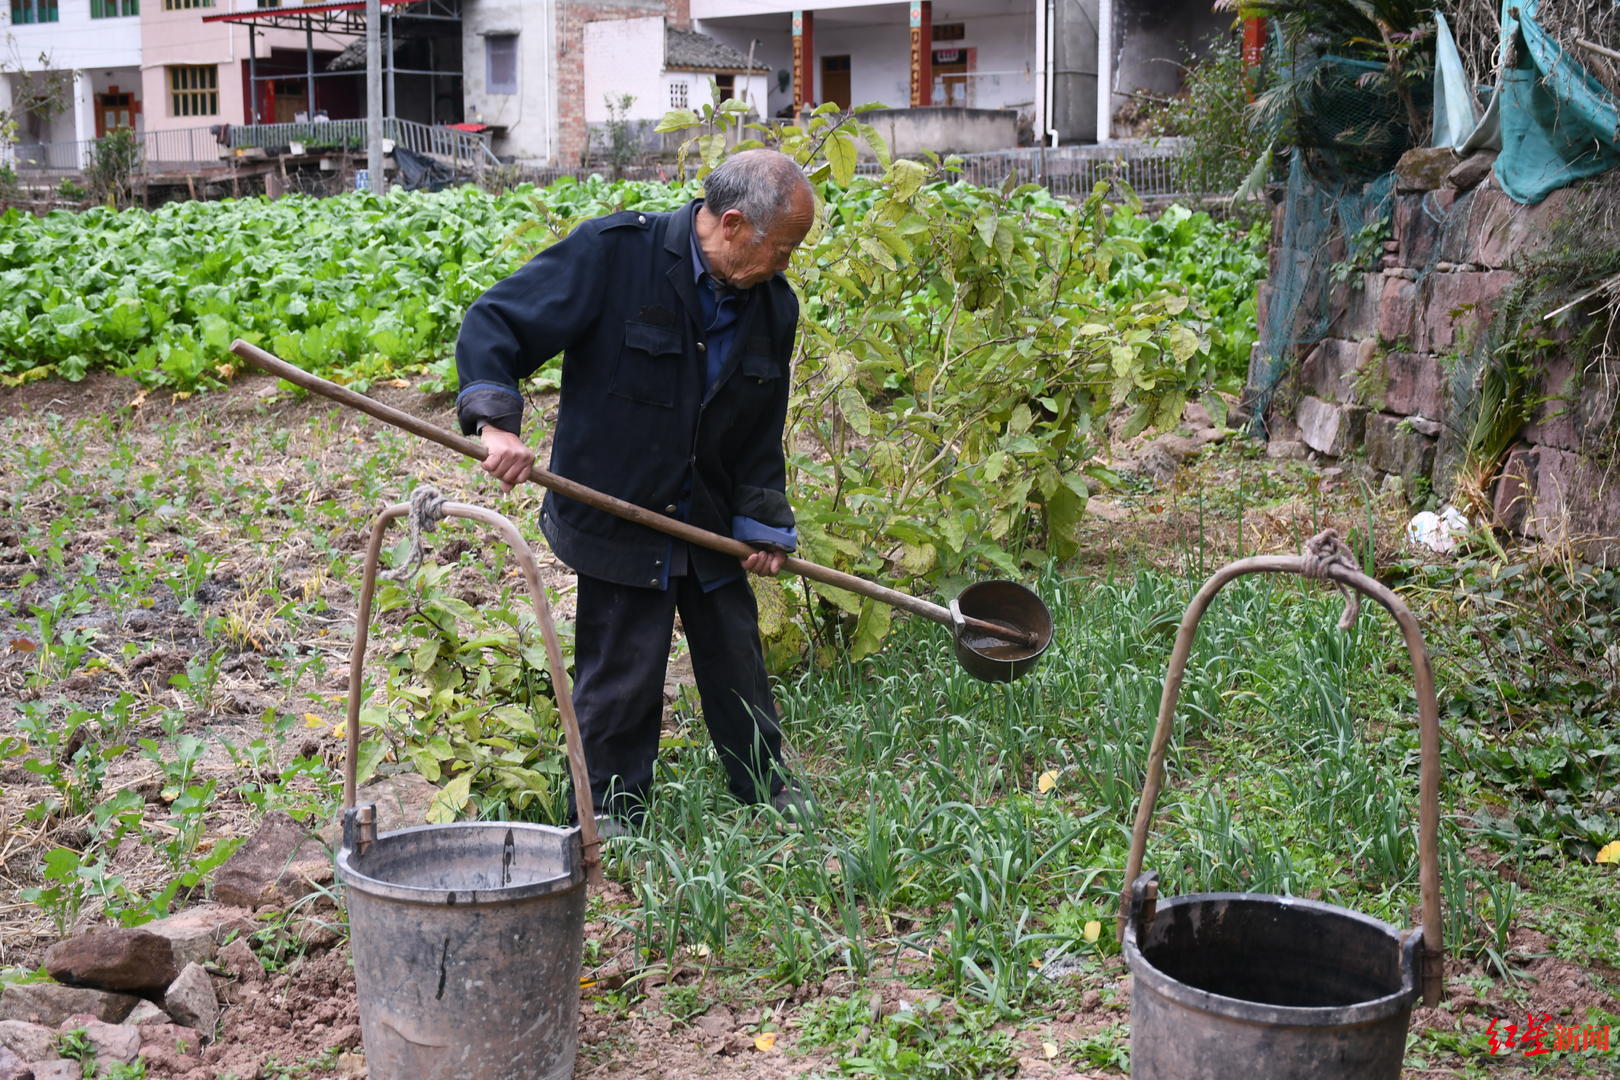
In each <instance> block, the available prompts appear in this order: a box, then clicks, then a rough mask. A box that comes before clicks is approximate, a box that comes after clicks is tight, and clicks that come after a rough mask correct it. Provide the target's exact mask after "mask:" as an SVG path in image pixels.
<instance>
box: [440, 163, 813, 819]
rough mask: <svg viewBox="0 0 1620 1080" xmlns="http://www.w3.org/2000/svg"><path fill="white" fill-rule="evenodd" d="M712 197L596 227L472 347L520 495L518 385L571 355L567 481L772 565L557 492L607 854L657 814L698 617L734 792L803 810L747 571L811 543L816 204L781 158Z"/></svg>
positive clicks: (735, 168)
mask: <svg viewBox="0 0 1620 1080" xmlns="http://www.w3.org/2000/svg"><path fill="white" fill-rule="evenodd" d="M704 192H705V197H704V198H702V199H697V200H694V201H693V202H692V203H690V204H689V205H687V206H686V207H684V208H682V209H680V210H676V211H674V212H673V213H640V212H637V211H634V210H629V211H624V212H622V213H618V214H611V215H609V216H607V217H603V218H598V219H596V220H594V221H590V222H586V223H585V224H584V225H581V226H580V227H579V228H578V229H576V230H575V231H574V232H573V233H572V234H571V235H570V236H569V237H568V238H567V239H565V240H563V241H561V242H559V243H557V244H555V245H554V246H552V247H550V248H548V249H547V250H545V251H543V252H541V253H540V254H539V255H538V256H536V257H535V258H534V259H533V260H532V261H531V262H529V263H528V264H527V265H526V266H524V267H523V268H522V269H521V270H519V271H518V272H517V273H515V274H513V275H512V276H511V277H509V278H507V279H506V280H505V281H502V282H501V283H499V284H498V285H496V286H495V287H494V288H492V289H490V290H489V292H487V293H485V294H484V295H483V296H482V297H480V298H479V299H478V301H477V302H476V303H475V304H473V306H472V307H471V308H470V309H469V310H468V312H467V316H466V319H465V321H464V322H463V323H462V327H461V336H460V338H459V340H458V341H457V342H456V368H457V371H458V372H459V374H460V376H461V393H460V396H459V397H458V398H457V399H456V406H457V411H458V413H459V415H460V421H461V429H462V431H463V432H465V433H468V434H471V433H473V432H475V431H476V432H478V433H479V435H480V437H481V438H482V439H483V442H484V445H485V446H486V447H488V449H489V456H488V458H487V459H486V460H485V461H484V468H485V470H487V471H488V472H490V473H491V474H493V475H494V476H495V477H496V478H497V479H499V480H500V481H501V482H502V484H503V485H505V487H506V488H507V490H510V489H511V487H512V485H513V484H515V483H517V482H519V481H520V480H522V479H523V478H525V477H526V476H528V474H529V468H530V466H531V465H532V464H533V461H534V454H533V452H532V451H531V450H529V449H528V447H527V446H525V445H524V443H523V441H522V439H521V438H520V434H521V429H520V421H521V420H522V415H523V396H522V395H521V394H520V393H519V392H518V384H519V382H520V381H521V380H522V379H524V378H525V377H527V376H528V375H530V374H531V373H533V372H534V371H535V369H537V368H538V367H539V366H540V365H541V364H542V363H543V362H544V361H545V360H547V359H548V358H550V357H551V356H554V355H555V354H557V353H558V352H561V353H562V354H563V377H562V398H561V402H560V404H559V407H558V415H557V425H556V431H555V434H554V438H553V441H552V457H551V467H552V469H553V470H555V471H556V472H558V473H560V474H562V475H563V476H566V477H569V478H570V479H573V480H577V481H579V482H580V483H582V484H585V485H587V486H589V487H593V488H597V489H598V490H601V491H606V492H607V493H609V494H611V495H617V496H618V497H619V498H621V499H625V500H627V501H629V502H633V503H636V504H637V505H639V506H644V507H647V508H649V509H653V510H656V511H659V512H661V513H664V514H668V515H670V516H671V517H676V518H680V519H681V520H683V521H687V522H690V523H691V524H693V525H698V526H701V527H702V528H705V529H709V530H711V531H714V532H720V533H726V534H729V535H731V536H733V537H735V538H737V539H739V540H743V541H745V542H747V543H750V544H752V545H754V546H755V547H756V548H757V549H758V550H756V551H755V553H754V554H752V555H750V556H749V557H748V558H747V559H745V560H742V562H741V564H740V565H739V564H738V561H737V560H736V559H734V558H731V557H729V556H725V555H721V554H718V553H716V552H713V551H710V550H708V549H706V548H698V547H692V546H689V545H687V544H685V543H684V542H682V541H678V540H673V539H672V538H671V537H669V536H667V535H665V534H663V533H660V532H655V531H653V530H651V529H648V528H645V527H643V526H640V525H635V524H632V523H630V522H627V521H624V520H622V519H620V518H616V517H613V516H612V515H609V514H606V513H604V512H602V511H600V510H595V509H592V508H590V507H588V506H586V505H584V504H583V503H580V502H577V501H575V500H572V499H568V498H564V497H560V496H558V495H556V494H554V493H548V494H547V495H546V499H545V506H544V508H543V510H542V512H541V529H542V531H543V532H544V533H545V535H546V539H547V540H549V541H550V542H551V546H552V548H553V550H555V551H556V553H557V555H558V557H559V558H561V559H562V560H563V561H564V562H565V563H567V564H568V565H569V566H570V567H572V568H573V569H574V570H575V571H576V572H577V573H578V575H579V592H578V617H577V619H576V620H575V641H574V655H575V660H576V666H577V677H576V683H575V704H576V706H577V709H578V713H579V721H580V730H581V734H582V735H583V738H584V742H585V757H586V762H587V765H588V768H589V772H590V778H591V799H592V802H593V804H594V809H595V811H596V813H597V815H598V820H599V822H600V825H601V828H602V830H603V833H604V835H611V834H615V833H617V832H620V831H622V824H621V823H623V822H632V823H633V822H636V821H639V820H640V819H641V817H642V815H643V814H644V800H645V797H646V795H647V793H648V790H649V788H650V787H651V785H652V773H653V761H654V758H655V757H656V756H657V752H658V735H659V723H660V719H661V716H662V711H663V709H662V706H663V683H664V669H665V666H666V663H667V661H668V656H669V640H670V632H671V629H672V628H673V624H674V617H675V613H676V612H677V611H679V612H680V615H681V624H682V626H683V628H684V629H685V632H686V638H687V642H688V644H689V645H690V647H691V653H692V670H693V674H694V675H695V676H696V678H697V686H698V693H699V696H700V697H701V699H702V704H703V718H704V721H705V722H706V723H707V724H708V727H709V734H710V737H711V738H712V739H713V740H714V744H715V747H716V749H717V750H718V751H719V755H720V760H721V763H722V764H723V765H724V766H725V770H726V776H727V780H728V784H729V787H730V790H731V793H732V794H733V795H734V796H735V797H736V798H738V799H739V800H741V801H743V802H759V801H764V800H767V799H768V800H770V801H771V802H772V803H773V804H774V805H775V806H776V807H777V809H778V810H782V811H789V810H801V809H802V803H801V802H800V795H799V789H798V787H797V784H796V782H795V781H793V780H792V778H790V777H789V776H788V775H787V772H786V770H785V769H784V768H783V766H782V762H781V741H782V739H781V732H780V729H779V728H778V726H777V718H776V705H775V702H774V701H773V700H772V698H771V692H770V686H769V683H768V681H767V678H766V673H765V663H764V657H763V655H762V652H761V649H760V642H759V625H758V612H757V610H756V608H755V606H754V597H753V593H752V592H751V590H750V589H749V586H748V582H747V579H746V576H745V575H744V574H743V571H744V570H747V571H749V572H752V573H755V574H766V575H771V574H776V573H778V572H779V571H780V570H781V568H782V563H783V560H784V559H785V558H786V555H785V554H784V553H785V552H787V551H791V550H792V549H793V547H794V545H795V542H796V536H795V533H794V529H793V524H794V521H793V511H792V509H791V508H790V507H789V506H788V501H787V496H786V493H785V490H784V488H785V470H784V465H783V459H782V434H783V424H784V422H785V420H786V415H787V399H788V375H789V363H790V359H791V357H792V353H793V338H794V332H795V328H796V326H797V323H798V315H799V304H798V300H797V298H795V297H794V295H793V290H792V289H791V288H790V287H789V286H788V283H787V281H786V280H785V279H784V278H783V277H782V276H781V271H782V270H784V269H786V267H787V265H788V258H789V256H790V255H792V253H793V251H794V249H795V248H797V247H798V245H799V244H800V243H801V242H802V241H803V240H804V236H805V233H807V232H808V231H809V229H810V224H811V221H812V220H813V218H814V215H815V201H814V197H813V195H812V194H811V190H810V185H809V183H808V182H807V181H806V179H805V177H804V173H803V171H802V170H801V169H800V168H799V167H798V166H797V165H796V164H794V162H793V161H792V159H790V158H788V157H785V156H783V155H782V154H779V153H776V152H775V151H770V150H750V151H746V152H744V153H740V154H737V155H735V156H734V157H731V158H729V159H728V160H726V161H725V162H723V163H722V164H721V165H720V166H719V167H718V168H716V169H715V170H714V171H713V172H712V173H710V174H709V176H708V178H707V180H706V181H705V183H704ZM576 798H577V793H576ZM609 815H611V816H609Z"/></svg>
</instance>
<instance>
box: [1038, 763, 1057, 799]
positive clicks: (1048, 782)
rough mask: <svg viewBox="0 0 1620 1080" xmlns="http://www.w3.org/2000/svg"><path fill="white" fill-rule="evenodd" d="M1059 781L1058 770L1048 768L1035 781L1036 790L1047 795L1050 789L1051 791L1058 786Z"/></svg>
mask: <svg viewBox="0 0 1620 1080" xmlns="http://www.w3.org/2000/svg"><path fill="white" fill-rule="evenodd" d="M1057 782H1058V774H1057V770H1056V769H1047V770H1046V771H1045V772H1043V773H1041V775H1040V779H1038V780H1036V781H1035V790H1036V791H1038V792H1040V793H1041V794H1042V795H1045V794H1046V793H1047V792H1048V791H1051V790H1052V789H1053V788H1055V787H1057Z"/></svg>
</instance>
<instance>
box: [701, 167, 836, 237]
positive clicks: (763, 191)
mask: <svg viewBox="0 0 1620 1080" xmlns="http://www.w3.org/2000/svg"><path fill="white" fill-rule="evenodd" d="M794 188H799V189H802V190H803V191H804V192H805V193H806V194H807V195H808V194H812V193H811V190H810V181H809V180H808V179H807V178H806V177H805V175H804V170H803V169H801V168H799V166H798V164H797V163H796V162H795V161H794V160H793V159H792V158H790V157H788V156H787V155H786V154H782V153H778V152H777V151H775V150H744V151H743V152H742V153H740V154H733V155H732V156H731V157H729V158H727V159H726V160H724V161H722V162H721V163H720V164H719V165H718V166H716V167H715V170H714V171H713V172H711V173H710V174H709V175H708V176H707V177H705V178H704V180H703V205H704V207H705V208H707V209H708V211H709V213H711V214H713V215H714V216H715V217H719V216H720V215H722V214H724V213H725V212H726V211H727V210H736V211H739V212H740V213H741V214H742V216H743V218H744V220H746V221H747V222H748V223H749V224H750V225H752V226H753V227H754V228H755V229H756V230H757V232H756V234H755V239H756V240H760V239H763V238H764V234H765V233H767V232H769V231H770V230H771V227H772V226H773V225H775V224H776V219H777V218H778V217H780V216H781V215H782V213H783V212H784V211H786V210H787V208H788V201H789V199H790V198H791V197H792V194H793V189H794Z"/></svg>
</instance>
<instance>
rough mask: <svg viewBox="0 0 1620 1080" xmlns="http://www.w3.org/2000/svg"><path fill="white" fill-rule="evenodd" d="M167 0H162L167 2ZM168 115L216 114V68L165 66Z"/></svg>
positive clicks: (198, 65)
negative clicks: (166, 68)
mask: <svg viewBox="0 0 1620 1080" xmlns="http://www.w3.org/2000/svg"><path fill="white" fill-rule="evenodd" d="M168 2H169V0H164V3H168ZM169 115H170V116H218V115H219V69H218V68H217V67H214V66H213V65H211V64H206V65H203V64H185V65H177V66H175V67H171V68H170V69H169Z"/></svg>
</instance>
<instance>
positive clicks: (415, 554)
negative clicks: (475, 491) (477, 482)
mask: <svg viewBox="0 0 1620 1080" xmlns="http://www.w3.org/2000/svg"><path fill="white" fill-rule="evenodd" d="M444 502H445V500H444V496H443V495H440V494H439V489H438V488H436V487H433V486H432V485H431V484H423V485H422V486H421V487H419V488H417V489H416V490H415V491H413V492H411V510H410V515H409V516H410V520H411V553H410V554H409V555H408V556H406V559H405V565H403V566H400V567H397V568H395V569H393V570H384V571H383V575H382V576H383V577H385V578H387V579H388V580H389V581H404V580H406V579H407V578H409V577H410V576H411V575H412V574H414V573H416V571H417V568H418V567H420V566H421V565H422V558H423V552H422V534H423V533H430V532H432V531H433V530H434V529H435V528H437V527H438V524H439V522H441V521H443V520H444Z"/></svg>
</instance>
